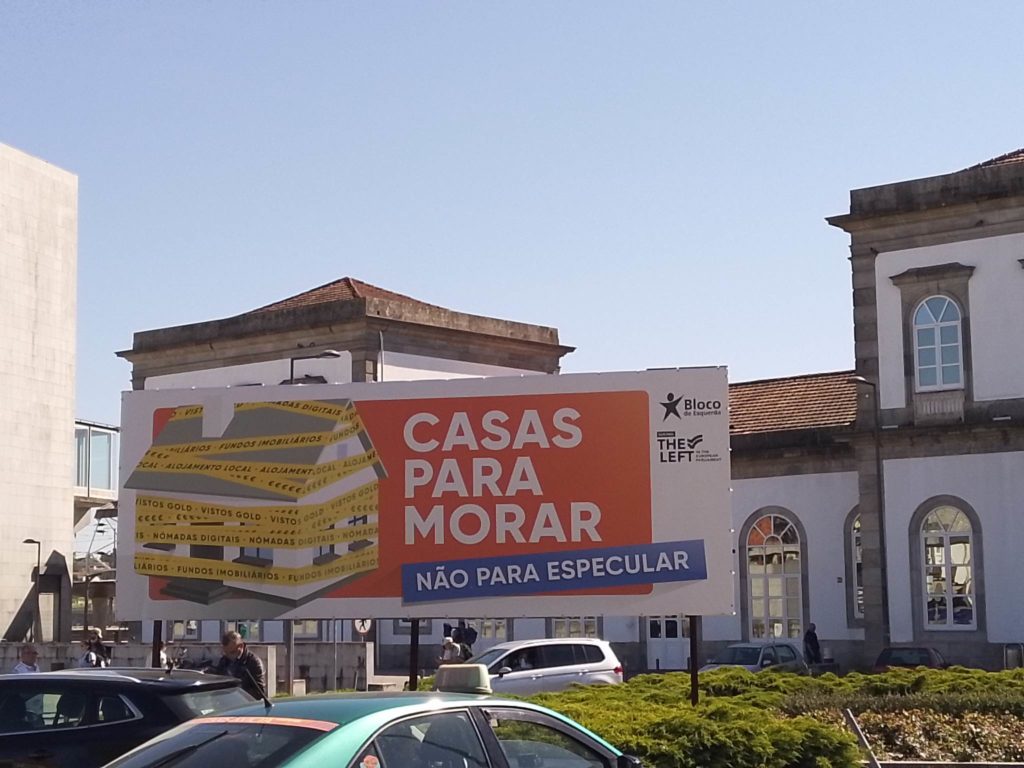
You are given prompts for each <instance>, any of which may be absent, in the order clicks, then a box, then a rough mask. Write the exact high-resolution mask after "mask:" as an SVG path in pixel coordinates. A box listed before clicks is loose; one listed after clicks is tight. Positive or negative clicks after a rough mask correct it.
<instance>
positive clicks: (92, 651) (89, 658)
mask: <svg viewBox="0 0 1024 768" xmlns="http://www.w3.org/2000/svg"><path fill="white" fill-rule="evenodd" d="M82 644H83V645H84V646H85V653H84V654H82V658H81V659H79V660H78V666H80V667H86V668H88V667H105V666H107V654H106V653H105V650H106V649H104V647H103V642H102V641H101V640H100V639H99V637H98V636H97V635H96V634H95V633H90V634H89V636H88V637H86V639H85V640H83V641H82Z"/></svg>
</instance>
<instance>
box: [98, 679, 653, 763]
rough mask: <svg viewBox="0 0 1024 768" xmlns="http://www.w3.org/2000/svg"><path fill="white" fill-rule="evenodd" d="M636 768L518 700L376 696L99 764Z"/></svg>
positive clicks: (252, 709)
mask: <svg viewBox="0 0 1024 768" xmlns="http://www.w3.org/2000/svg"><path fill="white" fill-rule="evenodd" d="M480 672H481V676H485V673H484V670H483V669H481V670H480ZM639 765H640V761H639V760H637V759H636V758H632V757H629V756H627V755H623V754H622V753H621V752H620V751H619V750H618V749H616V748H615V747H613V746H612V745H611V744H609V743H608V742H606V741H604V740H603V739H602V738H600V737H599V736H597V735H595V734H593V733H591V732H590V731H588V730H586V729H585V728H583V727H582V726H580V725H578V724H577V723H575V722H573V721H572V720H570V719H569V718H567V717H565V716H563V715H560V714H558V713H557V712H554V711H552V710H550V709H545V708H544V707H538V706H536V705H533V704H528V703H526V702H524V701H509V700H502V699H500V698H494V697H492V696H486V695H476V696H473V695H464V694H452V693H436V692H434V693H417V692H410V693H399V692H382V693H355V694H340V695H333V696H310V697H302V698H295V699H285V700H282V701H279V702H277V703H276V704H274V706H273V707H272V708H268V707H266V706H264V705H262V704H258V705H253V706H248V707H244V708H242V709H235V710H232V711H231V712H225V713H223V714H220V715H216V716H212V717H201V718H197V719H195V720H192V721H190V722H188V723H186V724H184V725H182V726H179V727H178V728H175V729H174V730H172V731H170V732H168V733H166V734H164V735H162V736H158V737H157V738H155V739H154V740H152V741H150V742H149V743H148V744H145V745H143V746H141V747H139V748H138V749H136V750H135V751H133V752H130V753H129V754H127V755H125V756H124V757H122V758H120V759H119V760H115V761H114V762H113V763H111V764H110V765H109V766H107V768H162V767H163V766H173V767H174V768H211V766H212V767H215V768H228V767H230V768H323V766H338V768H346V767H347V766H361V767H362V768H379V766H384V768H407V767H408V768H414V767H415V766H443V767H444V768H455V766H459V768H487V767H488V766H493V767H494V768H522V767H523V766H536V767H537V768H539V767H540V766H553V767H554V768H558V767H559V766H565V767H566V768H570V767H571V766H580V768H636V767H637V766H639Z"/></svg>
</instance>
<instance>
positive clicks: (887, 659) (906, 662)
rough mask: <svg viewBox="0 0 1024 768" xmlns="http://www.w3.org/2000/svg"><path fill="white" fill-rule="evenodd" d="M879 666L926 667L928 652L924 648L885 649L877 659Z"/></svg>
mask: <svg viewBox="0 0 1024 768" xmlns="http://www.w3.org/2000/svg"><path fill="white" fill-rule="evenodd" d="M878 665H879V666H894V667H926V666H928V651H927V650H926V649H925V648H886V649H885V650H884V651H882V655H881V656H879V658H878Z"/></svg>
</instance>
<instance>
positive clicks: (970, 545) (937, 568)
mask: <svg viewBox="0 0 1024 768" xmlns="http://www.w3.org/2000/svg"><path fill="white" fill-rule="evenodd" d="M921 547H922V553H921V554H922V557H921V562H922V564H923V566H924V584H923V585H922V586H923V590H924V613H925V615H924V626H925V629H975V628H976V627H977V622H978V616H977V611H976V609H975V599H974V597H975V594H974V593H975V584H974V562H973V554H974V553H973V549H974V532H973V531H972V529H971V521H970V520H969V519H968V517H967V515H966V514H965V513H964V512H963V510H960V509H957V508H956V507H953V506H949V505H943V506H940V507H936V508H935V509H933V510H932V511H931V512H929V513H928V514H927V515H926V516H925V518H924V521H923V522H922V523H921Z"/></svg>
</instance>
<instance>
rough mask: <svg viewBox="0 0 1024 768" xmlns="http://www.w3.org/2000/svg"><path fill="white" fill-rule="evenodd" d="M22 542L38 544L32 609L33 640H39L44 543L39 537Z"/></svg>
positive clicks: (34, 641) (35, 641)
mask: <svg viewBox="0 0 1024 768" xmlns="http://www.w3.org/2000/svg"><path fill="white" fill-rule="evenodd" d="M21 543H22V544H35V546H36V583H35V589H34V591H35V601H34V602H35V608H33V610H32V642H33V643H38V642H39V635H40V634H41V632H40V630H41V629H42V620H41V619H40V617H39V578H40V577H41V576H42V564H43V544H42V542H41V541H39V540H38V539H25V540H24V541H23V542H21Z"/></svg>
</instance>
